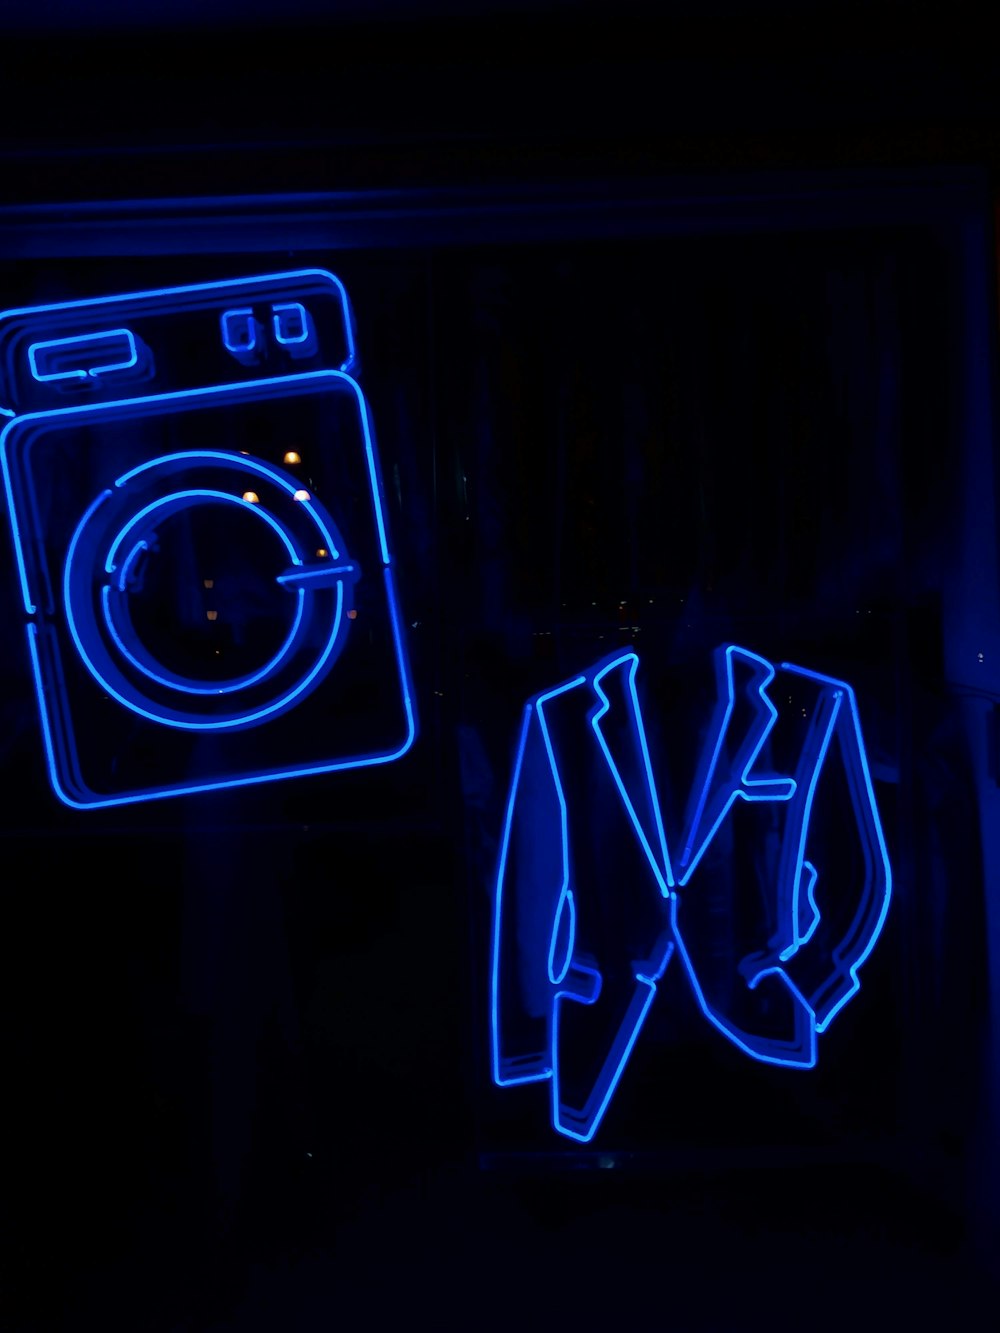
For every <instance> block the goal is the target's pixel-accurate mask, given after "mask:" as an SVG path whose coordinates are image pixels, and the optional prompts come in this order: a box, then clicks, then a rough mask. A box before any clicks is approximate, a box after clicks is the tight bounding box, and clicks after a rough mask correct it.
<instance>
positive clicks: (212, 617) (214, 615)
mask: <svg viewBox="0 0 1000 1333" xmlns="http://www.w3.org/2000/svg"><path fill="white" fill-rule="evenodd" d="M205 615H206V616H208V618H209V620H218V618H219V613H218V611H206V612H205Z"/></svg>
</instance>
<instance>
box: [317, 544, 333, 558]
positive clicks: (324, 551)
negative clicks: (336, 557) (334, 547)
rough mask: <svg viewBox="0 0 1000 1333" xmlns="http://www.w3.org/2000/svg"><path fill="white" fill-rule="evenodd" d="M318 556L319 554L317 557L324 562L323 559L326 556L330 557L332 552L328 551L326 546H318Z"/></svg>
mask: <svg viewBox="0 0 1000 1333" xmlns="http://www.w3.org/2000/svg"><path fill="white" fill-rule="evenodd" d="M316 554H317V555H318V556H319V558H320V559H321V560H322V559H323V557H324V556H325V555H329V554H330V552H329V551H328V550H327V549H326V547H325V546H317V548H316Z"/></svg>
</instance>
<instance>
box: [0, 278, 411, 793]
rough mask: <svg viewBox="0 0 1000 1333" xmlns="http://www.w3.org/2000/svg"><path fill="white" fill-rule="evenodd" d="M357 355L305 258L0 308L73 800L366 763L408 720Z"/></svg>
mask: <svg viewBox="0 0 1000 1333" xmlns="http://www.w3.org/2000/svg"><path fill="white" fill-rule="evenodd" d="M354 360H355V352H354V331H353V316H352V314H351V311H350V307H349V304H348V301H347V296H346V293H345V291H344V288H343V286H342V284H341V283H340V282H339V280H338V279H337V278H335V277H334V276H333V275H332V274H329V273H326V272H325V271H322V270H300V271H295V272H289V273H284V274H281V273H279V274H267V275H264V276H261V277H258V278H241V279H237V280H235V281H232V282H219V283H202V284H197V285H192V286H185V287H174V288H162V289H157V290H155V291H145V292H134V293H126V294H124V295H122V296H116V297H99V298H96V299H95V300H91V301H72V302H64V303H61V304H58V305H48V306H38V307H33V308H22V309H16V310H9V311H7V312H5V313H4V314H2V315H0V367H2V371H3V375H2V380H0V399H2V401H3V403H4V408H3V410H4V413H5V415H7V416H9V417H11V420H9V421H8V422H7V424H6V426H5V428H4V430H3V433H2V435H0V461H2V469H3V479H4V487H5V492H6V499H7V505H8V509H9V512H10V517H11V525H12V532H13V538H14V550H15V558H16V562H17V569H18V577H19V580H20V585H21V593H22V599H23V603H24V609H25V614H26V617H27V634H28V643H29V654H30V660H31V665H32V671H33V677H34V681H35V685H36V691H37V695H38V706H39V715H40V719H41V726H42V734H43V738H44V745H45V754H46V757H47V761H48V767H49V773H50V777H51V781H52V785H53V788H54V790H55V791H56V793H57V794H58V796H59V797H60V799H61V800H63V801H64V802H66V803H67V804H69V805H71V806H77V807H81V808H82V807H92V806H108V805H116V804H121V803H132V802H136V801H143V800H150V799H154V798H158V797H164V796H171V795H179V794H188V793H194V792H199V791H208V790H215V789H218V788H222V787H227V786H240V785H245V784H248V783H257V782H266V781H274V780H278V779H281V778H289V777H300V776H305V775H307V774H311V773H321V772H331V771H335V770H341V769H349V768H356V767H366V766H369V765H372V764H380V763H386V762H389V761H391V760H393V759H396V758H398V757H399V756H400V755H402V754H403V753H405V752H406V750H407V749H408V748H409V747H410V745H411V744H412V742H413V739H414V737H415V734H416V714H415V709H414V704H413V698H412V687H411V683H410V676H409V669H408V665H407V657H406V652H405V644H404V639H403V633H402V622H401V618H400V615H399V607H398V594H397V589H396V577H395V569H394V564H393V560H392V555H391V548H390V541H389V533H388V527H387V523H386V517H385V504H384V497H383V491H382V483H381V474H380V467H379V460H378V454H377V449H376V444H375V438H374V433H373V430H372V426H371V418H370V412H369V408H368V404H367V402H366V399H365V396H364V394H363V392H362V390H361V387H360V385H359V384H358V383H357V381H356V380H355V379H354V378H352V376H351V375H350V374H349V371H350V369H351V367H352V366H353V364H354ZM202 737H204V738H205V740H202V739H200V738H202ZM208 738H211V743H210V744H208V743H207V741H208Z"/></svg>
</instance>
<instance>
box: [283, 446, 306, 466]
mask: <svg viewBox="0 0 1000 1333" xmlns="http://www.w3.org/2000/svg"><path fill="white" fill-rule="evenodd" d="M285 462H286V463H301V462H302V456H301V454H297V453H296V452H295V450H294V449H289V450H288V452H287V453H286V454H285Z"/></svg>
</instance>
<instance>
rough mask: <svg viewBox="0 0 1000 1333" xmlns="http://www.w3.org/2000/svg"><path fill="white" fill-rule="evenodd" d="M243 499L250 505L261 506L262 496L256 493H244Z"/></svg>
mask: <svg viewBox="0 0 1000 1333" xmlns="http://www.w3.org/2000/svg"><path fill="white" fill-rule="evenodd" d="M243 499H244V500H246V502H247V504H248V505H257V504H260V496H259V495H258V494H257V492H256V491H244V492H243Z"/></svg>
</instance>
